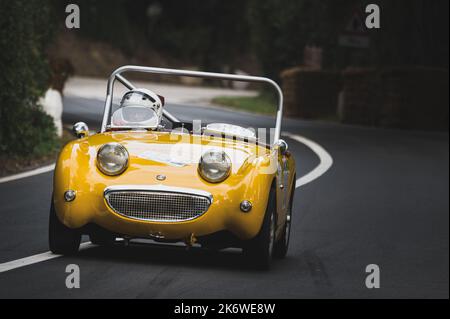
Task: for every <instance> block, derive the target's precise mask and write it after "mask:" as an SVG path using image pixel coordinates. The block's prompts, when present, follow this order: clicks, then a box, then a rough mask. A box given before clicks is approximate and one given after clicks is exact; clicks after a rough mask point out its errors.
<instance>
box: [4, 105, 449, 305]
mask: <svg viewBox="0 0 450 319" xmlns="http://www.w3.org/2000/svg"><path fill="white" fill-rule="evenodd" d="M102 107H103V104H102V103H101V102H99V101H96V100H87V99H81V98H73V97H72V98H66V99H65V113H64V115H63V119H64V121H65V122H75V121H78V120H84V121H86V122H87V123H88V124H89V125H90V127H91V128H92V127H98V126H99V120H100V118H101V112H102ZM168 108H169V110H170V111H172V112H173V113H174V114H175V115H177V116H179V117H180V118H182V119H185V120H189V119H192V118H198V117H199V115H201V118H202V120H204V121H205V122H209V121H213V120H214V121H221V122H232V123H237V124H241V125H245V126H253V127H269V126H271V125H273V121H274V120H273V119H272V118H270V117H266V116H259V115H251V114H245V113H237V112H232V111H226V110H220V109H216V108H205V107H200V108H198V107H197V108H194V107H189V106H186V105H169V106H168ZM282 130H283V131H284V132H290V133H293V134H298V135H301V136H303V137H306V138H308V139H311V140H313V141H315V142H316V143H318V144H320V145H321V146H322V147H323V148H324V149H326V150H327V151H328V153H329V154H330V155H331V156H332V158H333V162H334V164H333V166H332V167H331V169H329V170H328V171H327V172H326V173H325V174H324V175H322V176H321V177H320V178H318V179H316V180H314V181H312V182H311V183H308V184H306V185H303V186H301V187H299V188H298V189H297V192H296V196H295V202H294V217H293V226H292V237H291V246H290V249H289V253H288V257H287V258H286V259H285V260H282V261H276V262H275V263H274V265H273V268H272V270H271V271H269V272H258V271H254V270H252V269H251V268H248V267H246V266H245V265H244V260H243V258H242V257H241V255H240V254H239V252H237V251H235V250H229V251H224V252H209V251H204V250H202V249H193V250H190V251H186V250H185V249H184V248H182V247H172V246H170V247H167V246H161V245H156V244H155V245H131V246H130V247H124V246H122V245H117V246H116V247H112V248H100V247H90V248H87V249H85V250H83V251H81V252H80V253H79V255H77V256H74V257H59V258H55V259H51V260H47V261H44V262H39V263H36V264H32V265H29V266H26V267H20V268H16V269H13V270H9V271H5V272H1V273H0V298H24V297H26V298H352V297H355V298H394V297H400V298H419V297H422V298H448V297H449V285H448V283H449V281H448V280H449V254H448V252H449V200H448V199H449V196H448V193H449V165H448V163H449V139H448V133H428V132H412V131H400V130H385V129H372V128H362V127H351V126H341V125H337V124H329V123H328V124H326V123H318V122H308V121H300V120H285V121H284V122H283V128H282ZM287 142H288V143H289V147H290V149H291V150H292V151H293V153H294V155H295V157H296V160H297V165H298V167H297V170H298V176H299V177H300V176H301V175H304V174H307V173H308V172H309V171H311V170H312V169H313V168H314V167H316V166H317V165H318V163H319V158H318V157H317V155H316V154H315V153H314V152H312V151H311V149H309V148H308V147H307V146H305V145H303V144H301V143H299V142H297V141H295V140H292V139H289V138H287ZM51 192H52V172H49V173H44V174H40V175H36V176H32V177H28V178H24V179H19V180H15V181H10V182H6V183H1V184H0V194H1V195H0V203H1V205H0V216H1V223H0V266H1V264H2V263H5V262H9V261H13V260H17V259H20V258H23V257H27V256H31V255H34V254H38V253H43V252H46V251H48V244H47V224H48V210H49V206H50V202H49V201H50V196H51ZM68 264H77V265H79V267H80V270H81V288H80V289H67V288H66V285H65V279H66V276H67V275H68V274H67V273H65V269H66V266H67V265H68ZM369 264H376V265H378V266H379V267H380V270H381V281H380V284H381V287H380V288H379V289H367V288H366V286H365V279H366V276H367V274H366V272H365V270H366V266H367V265H369Z"/></svg>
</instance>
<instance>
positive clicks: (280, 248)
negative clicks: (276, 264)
mask: <svg viewBox="0 0 450 319" xmlns="http://www.w3.org/2000/svg"><path fill="white" fill-rule="evenodd" d="M294 181H295V179H294ZM294 191H295V184H294V186H293V187H292V190H291V198H290V201H289V207H288V210H287V212H286V220H285V222H284V228H283V233H282V234H281V237H280V239H279V240H278V241H277V242H276V243H275V246H274V249H273V256H274V257H275V258H278V259H282V258H285V257H286V254H287V251H288V247H289V238H290V237H291V225H292V203H293V200H294Z"/></svg>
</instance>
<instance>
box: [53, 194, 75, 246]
mask: <svg viewBox="0 0 450 319" xmlns="http://www.w3.org/2000/svg"><path fill="white" fill-rule="evenodd" d="M51 202H52V203H51V206H50V222H49V228H48V242H49V246H50V251H51V252H52V253H54V254H59V255H73V254H75V253H76V252H78V249H79V248H80V242H81V233H80V232H79V231H78V230H76V229H71V228H69V227H67V226H66V225H64V224H63V223H61V221H60V220H59V218H58V216H56V211H55V206H54V204H53V198H52V201H51Z"/></svg>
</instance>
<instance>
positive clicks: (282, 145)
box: [275, 139, 288, 155]
mask: <svg viewBox="0 0 450 319" xmlns="http://www.w3.org/2000/svg"><path fill="white" fill-rule="evenodd" d="M275 146H276V147H277V148H278V150H279V152H280V154H281V155H285V154H286V152H287V150H288V144H287V143H286V141H285V140H281V139H280V140H278V141H277V142H276V144H275Z"/></svg>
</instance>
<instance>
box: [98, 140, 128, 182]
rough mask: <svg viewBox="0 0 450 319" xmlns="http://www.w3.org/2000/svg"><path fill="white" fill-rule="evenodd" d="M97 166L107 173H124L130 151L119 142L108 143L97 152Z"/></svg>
mask: <svg viewBox="0 0 450 319" xmlns="http://www.w3.org/2000/svg"><path fill="white" fill-rule="evenodd" d="M97 167H98V169H99V170H100V171H101V172H102V173H103V174H106V175H110V176H112V175H119V174H122V173H123V172H124V171H125V170H126V169H127V167H128V151H127V149H126V148H125V147H124V146H123V145H121V144H119V143H108V144H105V145H103V146H101V147H100V148H99V150H98V152H97Z"/></svg>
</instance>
